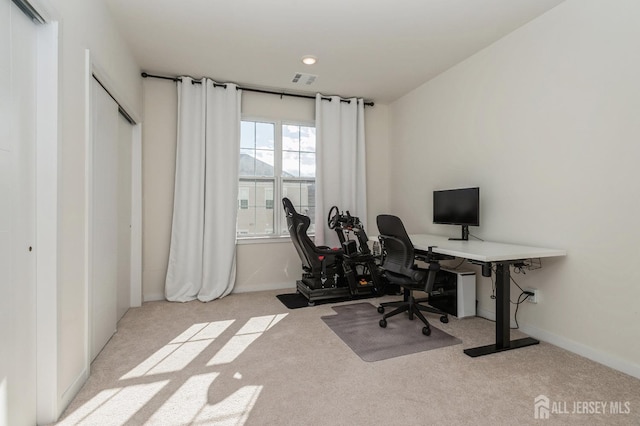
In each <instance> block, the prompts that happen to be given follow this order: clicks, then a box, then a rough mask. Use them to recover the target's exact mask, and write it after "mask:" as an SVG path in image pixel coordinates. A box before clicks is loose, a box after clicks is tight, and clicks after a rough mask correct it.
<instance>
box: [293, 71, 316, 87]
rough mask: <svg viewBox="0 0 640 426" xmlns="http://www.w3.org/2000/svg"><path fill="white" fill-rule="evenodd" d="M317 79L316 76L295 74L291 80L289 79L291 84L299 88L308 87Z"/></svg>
mask: <svg viewBox="0 0 640 426" xmlns="http://www.w3.org/2000/svg"><path fill="white" fill-rule="evenodd" d="M317 78H318V76H317V75H313V74H305V73H301V72H297V73H295V75H294V76H293V79H291V82H292V83H294V84H298V85H301V86H310V85H312V84H313V82H314V81H316V79H317Z"/></svg>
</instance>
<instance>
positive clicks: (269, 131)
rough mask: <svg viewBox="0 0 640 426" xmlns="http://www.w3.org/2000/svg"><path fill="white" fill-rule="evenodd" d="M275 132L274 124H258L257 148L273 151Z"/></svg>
mask: <svg viewBox="0 0 640 426" xmlns="http://www.w3.org/2000/svg"><path fill="white" fill-rule="evenodd" d="M274 130H275V128H274V125H273V123H256V148H260V149H271V150H273V149H274V147H275V145H274V142H273V140H274V133H275V132H274Z"/></svg>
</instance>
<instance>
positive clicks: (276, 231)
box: [236, 115, 318, 244]
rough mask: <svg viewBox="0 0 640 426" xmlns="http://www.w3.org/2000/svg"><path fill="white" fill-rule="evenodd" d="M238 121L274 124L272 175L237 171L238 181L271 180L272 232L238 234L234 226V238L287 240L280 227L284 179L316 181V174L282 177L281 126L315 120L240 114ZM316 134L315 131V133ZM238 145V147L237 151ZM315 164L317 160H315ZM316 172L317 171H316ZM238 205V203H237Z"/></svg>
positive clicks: (308, 123) (310, 123)
mask: <svg viewBox="0 0 640 426" xmlns="http://www.w3.org/2000/svg"><path fill="white" fill-rule="evenodd" d="M240 121H241V122H242V121H252V122H260V123H270V124H273V125H274V141H273V142H274V144H273V146H274V166H273V168H274V172H273V174H274V176H273V177H268V176H241V175H240V173H238V177H237V178H238V183H240V181H241V180H242V179H248V180H251V181H258V180H262V181H272V182H273V233H271V234H264V235H262V234H249V235H241V234H238V229H237V228H236V239H237V241H238V242H241V243H245V244H246V243H251V242H278V241H284V242H287V241H289V240H290V239H291V236H290V235H289V234H288V233H286V229H282V226H281V224H282V222H283V221H284V209H283V208H282V207H281V205H282V203H281V200H282V188H283V184H284V181H285V180H286V181H298V182H308V181H310V180H313V181H314V182H316V180H317V176H314V177H313V178H311V177H295V176H293V177H283V176H282V154H283V149H282V127H283V126H286V125H291V126H300V127H313V128H314V129H315V128H316V123H315V121H305V120H290V119H275V118H267V117H260V116H250V115H247V116H245V115H242V116H241V118H240ZM316 136H317V133H316ZM239 150H240V147H238V152H239ZM315 152H316V155H317V152H318V144H317V139H316V151H315ZM316 164H317V161H316ZM316 174H317V173H316ZM238 206H239V203H238ZM309 236H310V237H311V238H313V237H314V234H313V233H309Z"/></svg>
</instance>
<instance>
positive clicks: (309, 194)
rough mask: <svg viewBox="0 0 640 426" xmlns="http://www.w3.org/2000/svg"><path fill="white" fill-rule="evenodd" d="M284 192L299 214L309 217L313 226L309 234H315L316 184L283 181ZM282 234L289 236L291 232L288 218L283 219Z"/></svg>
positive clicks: (312, 182)
mask: <svg viewBox="0 0 640 426" xmlns="http://www.w3.org/2000/svg"><path fill="white" fill-rule="evenodd" d="M282 192H283V194H285V195H284V196H286V197H287V198H289V199H290V200H291V203H292V204H293V206H294V207H295V209H296V211H298V213H301V214H303V215H305V216H309V219H310V220H311V225H310V226H309V230H308V231H307V233H308V234H313V233H315V225H314V223H315V217H316V209H315V204H316V201H315V198H316V183H315V181H312V180H307V181H287V180H285V181H283V182H282ZM280 225H281V228H280V229H281V230H282V231H281V232H282V234H284V235H287V234H288V233H289V232H288V230H287V226H286V218H283V220H282V222H281V224H280Z"/></svg>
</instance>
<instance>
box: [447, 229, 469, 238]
mask: <svg viewBox="0 0 640 426" xmlns="http://www.w3.org/2000/svg"><path fill="white" fill-rule="evenodd" d="M449 240H450V241H469V226H468V225H462V238H449Z"/></svg>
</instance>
